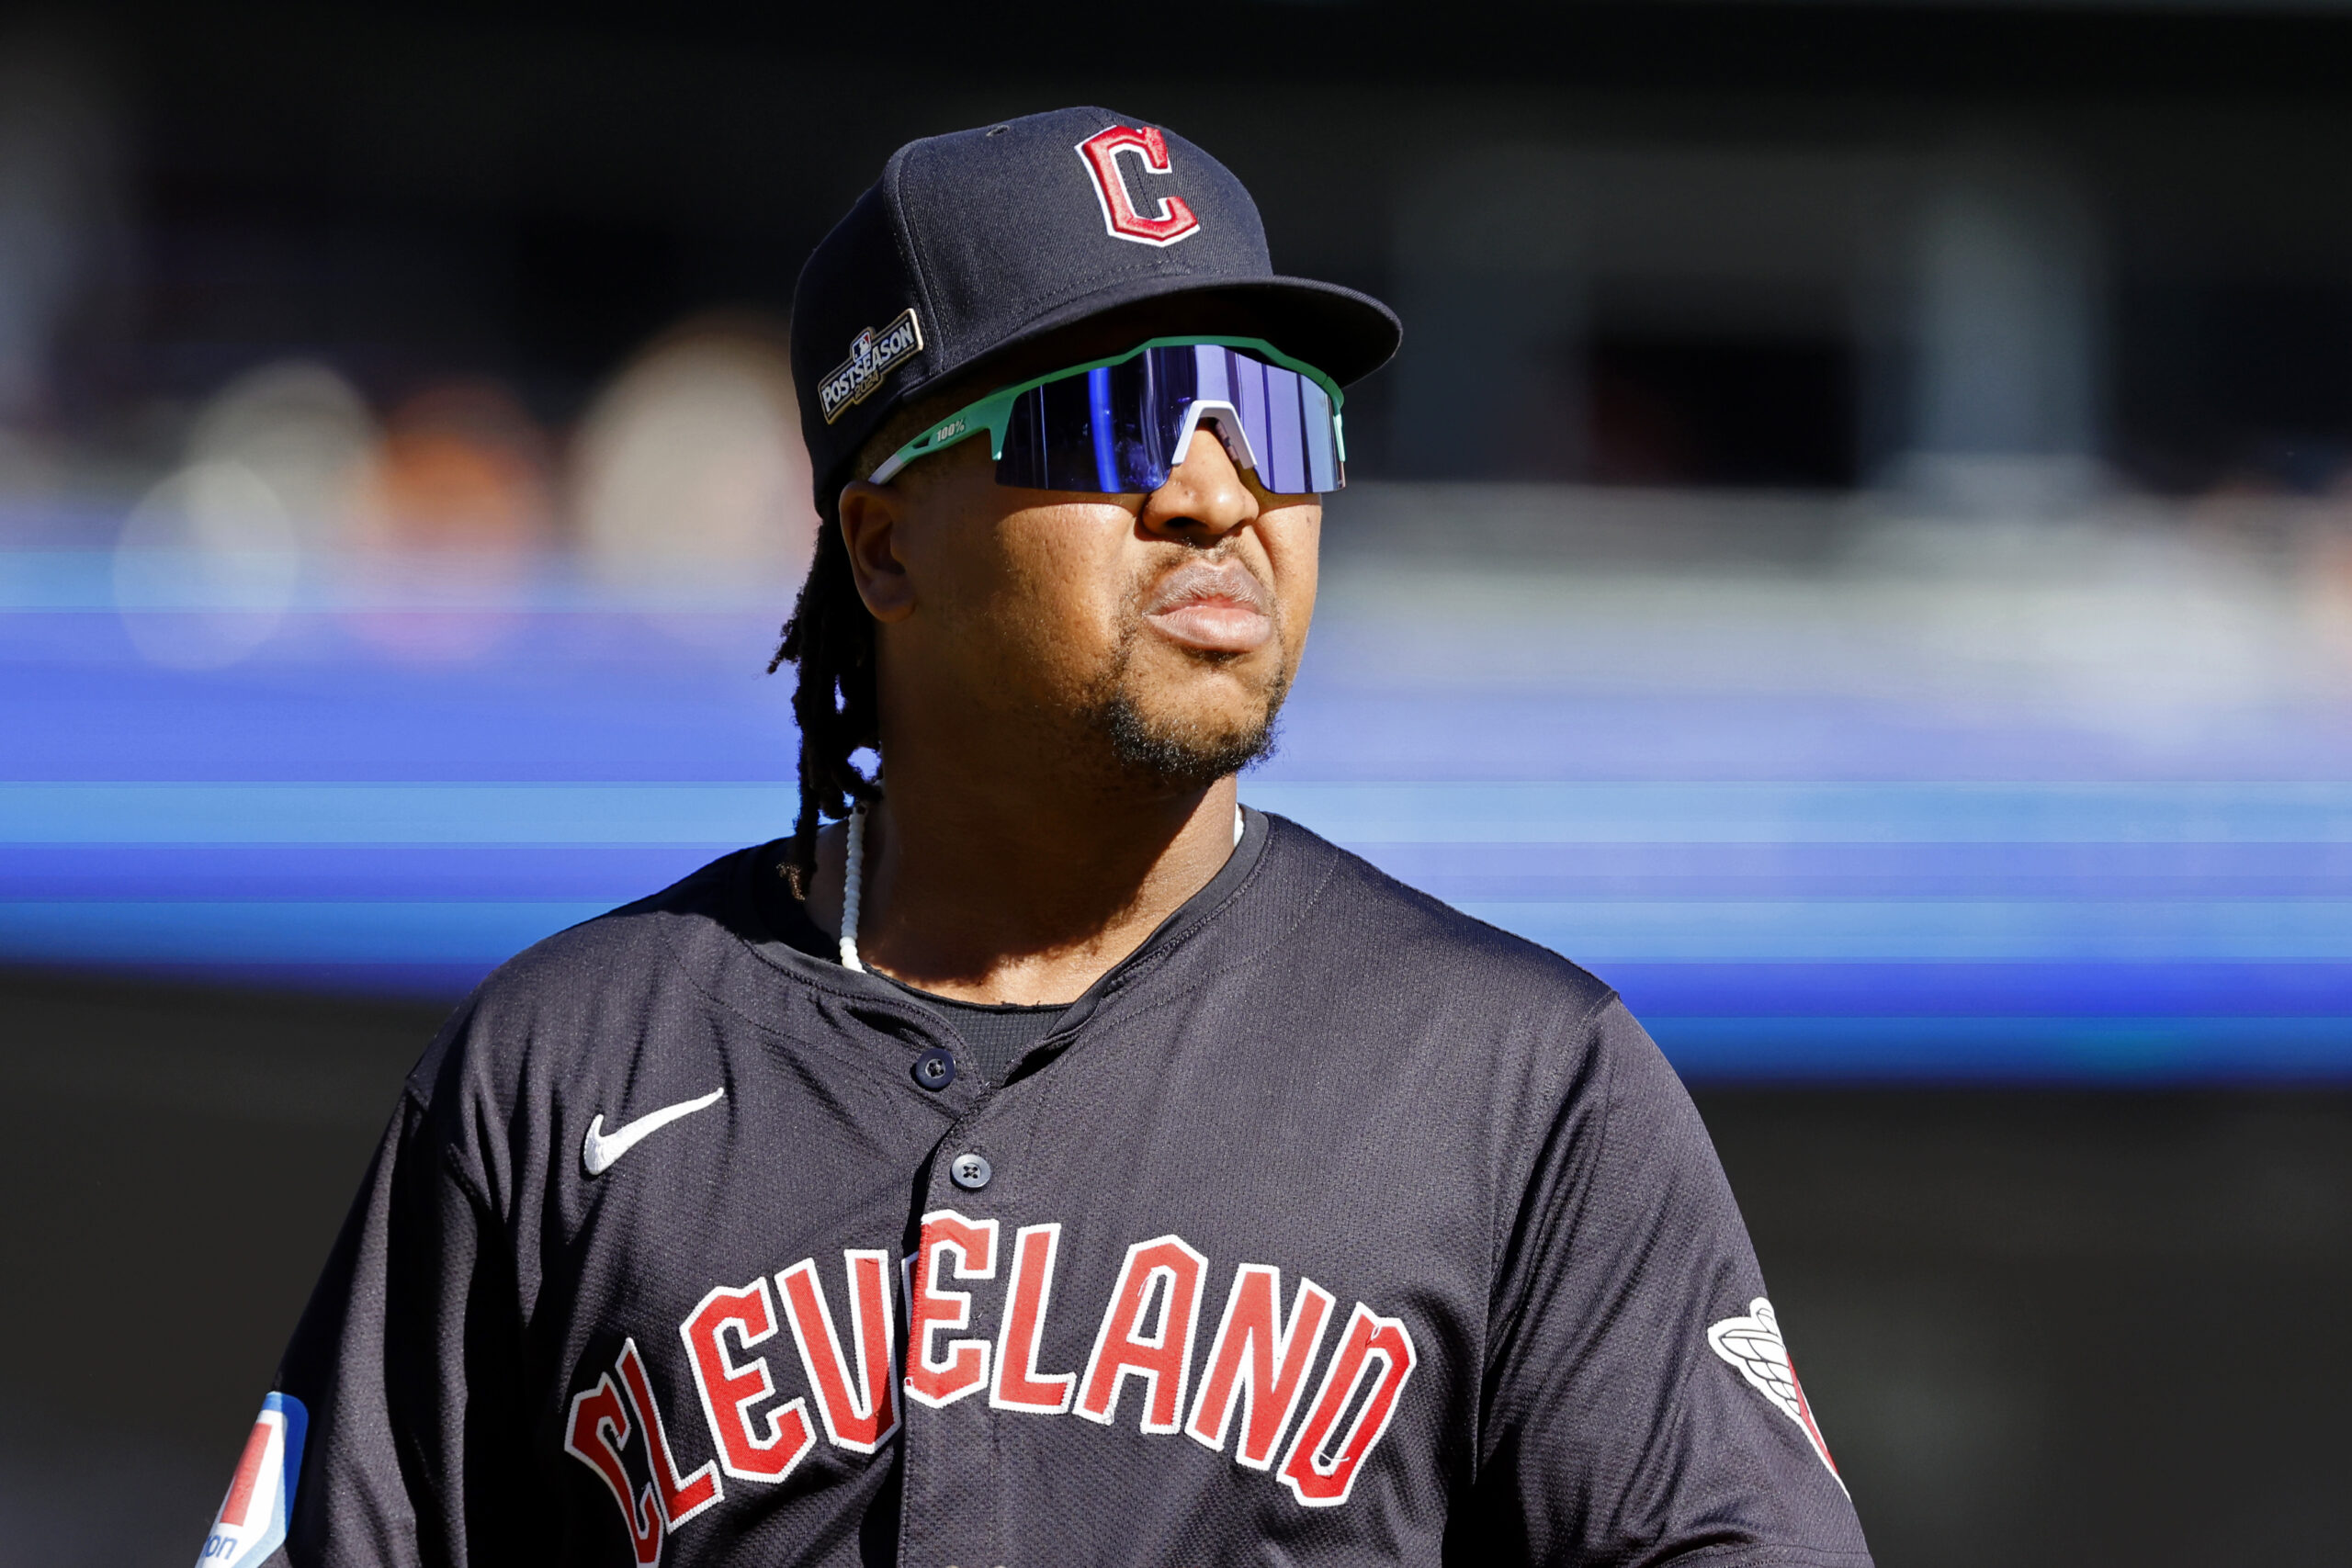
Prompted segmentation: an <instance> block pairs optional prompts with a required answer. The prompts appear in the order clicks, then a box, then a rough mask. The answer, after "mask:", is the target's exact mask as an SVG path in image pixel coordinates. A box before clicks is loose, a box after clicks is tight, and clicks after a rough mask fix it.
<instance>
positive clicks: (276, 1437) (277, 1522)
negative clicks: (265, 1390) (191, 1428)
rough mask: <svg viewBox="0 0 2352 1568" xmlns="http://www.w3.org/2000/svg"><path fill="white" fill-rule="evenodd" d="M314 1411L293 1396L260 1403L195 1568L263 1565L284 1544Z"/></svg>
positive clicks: (275, 1395) (277, 1395) (278, 1395)
mask: <svg viewBox="0 0 2352 1568" xmlns="http://www.w3.org/2000/svg"><path fill="white" fill-rule="evenodd" d="M310 1423H311V1417H310V1412H308V1411H307V1410H304V1409H303V1408H302V1402H301V1401H300V1400H299V1399H297V1398H295V1397H294V1396H293V1395H292V1394H290V1393H273V1394H270V1395H269V1396H268V1397H266V1398H265V1399H264V1400H263V1401H262V1402H261V1415H260V1416H258V1417H257V1418H256V1419H255V1420H254V1429H253V1432H252V1435H251V1436H249V1437H247V1438H245V1451H244V1454H243V1457H242V1458H240V1459H239V1460H238V1461H237V1472H236V1474H234V1475H232V1476H231V1477H230V1478H229V1495H228V1496H227V1497H225V1498H223V1499H222V1500H221V1503H220V1513H219V1515H217V1516H216V1517H214V1518H213V1521H212V1529H211V1533H209V1535H207V1536H206V1537H205V1538H204V1550H203V1551H202V1552H201V1553H199V1554H198V1557H197V1560H196V1561H197V1568H243V1565H244V1564H246V1563H251V1562H260V1561H261V1560H262V1559H263V1558H265V1557H266V1556H268V1555H269V1554H270V1553H271V1552H273V1551H277V1548H278V1546H279V1545H280V1544H281V1543H282V1542H283V1541H284V1540H286V1521H287V1519H288V1517H290V1516H291V1515H292V1513H293V1511H294V1483H295V1481H296V1480H297V1479H298V1478H299V1477H300V1475H301V1473H302V1435H303V1432H304V1430H305V1429H306V1428H307V1427H309V1426H310Z"/></svg>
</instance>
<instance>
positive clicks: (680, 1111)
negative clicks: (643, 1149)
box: [580, 1085, 727, 1176]
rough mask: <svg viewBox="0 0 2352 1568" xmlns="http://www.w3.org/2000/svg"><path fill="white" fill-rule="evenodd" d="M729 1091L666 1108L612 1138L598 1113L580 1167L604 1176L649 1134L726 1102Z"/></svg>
mask: <svg viewBox="0 0 2352 1568" xmlns="http://www.w3.org/2000/svg"><path fill="white" fill-rule="evenodd" d="M726 1094H727V1089H726V1087H725V1086H724V1085H722V1086H720V1087H719V1088H718V1089H712V1090H711V1091H710V1092H709V1093H708V1094H706V1095H704V1096H703V1097H702V1098H701V1099H700V1100H680V1101H678V1103H677V1104H675V1105H665V1106H663V1107H662V1109H661V1110H659V1111H649V1112H647V1113H646V1114H645V1115H643V1116H640V1117H639V1118H638V1119H637V1120H636V1121H634V1122H630V1123H629V1124H628V1125H627V1126H626V1127H616V1128H614V1129H613V1131H612V1133H611V1134H610V1135H609V1136H607V1135H606V1134H605V1116H604V1112H602V1111H598V1112H597V1113H596V1118H595V1120H594V1121H593V1122H589V1123H588V1137H587V1139H586V1141H585V1142H583V1143H582V1145H580V1164H581V1166H582V1168H584V1169H585V1170H586V1171H587V1172H588V1174H589V1175H591V1176H602V1175H604V1174H605V1172H606V1171H607V1170H610V1169H611V1168H612V1167H613V1162H614V1161H615V1160H616V1159H618V1158H620V1157H621V1156H623V1155H625V1154H627V1153H628V1152H629V1150H631V1149H633V1148H635V1147H637V1145H638V1144H639V1141H640V1140H642V1139H643V1138H644V1137H645V1135H646V1134H649V1133H658V1132H660V1131H661V1130H662V1128H664V1127H667V1126H668V1125H669V1124H670V1123H671V1122H675V1121H677V1120H678V1119H679V1118H680V1117H682V1116H692V1115H693V1114H694V1113H695V1111H705V1110H707V1109H709V1108H710V1107H711V1106H714V1105H716V1104H718V1102H719V1100H722V1099H724V1098H726Z"/></svg>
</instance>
